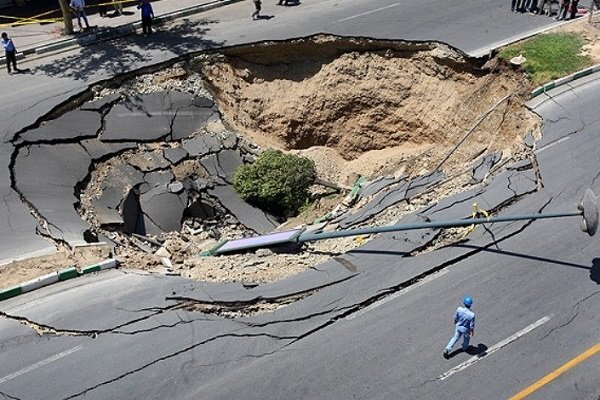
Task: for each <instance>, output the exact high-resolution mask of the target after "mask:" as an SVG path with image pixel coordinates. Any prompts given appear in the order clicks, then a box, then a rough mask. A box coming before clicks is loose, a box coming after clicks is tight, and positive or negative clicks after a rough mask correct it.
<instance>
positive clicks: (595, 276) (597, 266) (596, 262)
mask: <svg viewBox="0 0 600 400" xmlns="http://www.w3.org/2000/svg"><path fill="white" fill-rule="evenodd" d="M590 279H591V280H593V281H594V282H596V283H597V284H598V285H600V258H594V259H593V260H592V268H591V269H590Z"/></svg>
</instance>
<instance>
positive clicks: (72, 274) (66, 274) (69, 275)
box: [58, 267, 79, 281]
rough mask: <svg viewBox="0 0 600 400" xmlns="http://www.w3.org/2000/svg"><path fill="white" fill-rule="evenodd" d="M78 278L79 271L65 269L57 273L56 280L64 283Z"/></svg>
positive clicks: (72, 268)
mask: <svg viewBox="0 0 600 400" xmlns="http://www.w3.org/2000/svg"><path fill="white" fill-rule="evenodd" d="M78 276H79V271H77V268H75V267H69V268H65V269H63V270H62V271H58V280H59V281H66V280H67V279H73V278H77V277H78Z"/></svg>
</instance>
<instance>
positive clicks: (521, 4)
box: [510, 0, 579, 21]
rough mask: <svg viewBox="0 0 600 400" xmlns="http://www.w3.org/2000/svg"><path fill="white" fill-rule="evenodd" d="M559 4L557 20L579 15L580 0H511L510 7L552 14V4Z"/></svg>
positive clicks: (522, 11)
mask: <svg viewBox="0 0 600 400" xmlns="http://www.w3.org/2000/svg"><path fill="white" fill-rule="evenodd" d="M553 4H555V5H556V6H557V13H556V16H555V17H554V19H555V20H557V21H562V20H564V19H567V14H568V15H569V19H573V18H575V16H576V15H577V6H578V5H579V0H511V4H510V9H511V11H512V12H521V13H525V12H528V13H530V14H537V15H543V14H546V15H548V16H552V8H551V7H552V5H553Z"/></svg>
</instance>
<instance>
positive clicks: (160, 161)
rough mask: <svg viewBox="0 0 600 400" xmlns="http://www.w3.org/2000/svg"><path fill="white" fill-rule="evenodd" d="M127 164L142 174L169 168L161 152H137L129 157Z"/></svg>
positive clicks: (168, 163) (169, 164)
mask: <svg viewBox="0 0 600 400" xmlns="http://www.w3.org/2000/svg"><path fill="white" fill-rule="evenodd" d="M127 162H128V163H129V165H132V166H134V167H136V168H137V169H139V170H141V171H144V172H149V171H156V170H158V169H166V168H169V167H170V166H171V163H170V162H169V161H168V160H166V159H165V158H164V157H163V153H162V151H143V152H139V153H136V154H135V155H132V156H131V157H129V158H128V159H127Z"/></svg>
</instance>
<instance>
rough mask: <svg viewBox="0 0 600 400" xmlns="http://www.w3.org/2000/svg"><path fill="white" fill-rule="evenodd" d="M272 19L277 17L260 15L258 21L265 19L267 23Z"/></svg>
mask: <svg viewBox="0 0 600 400" xmlns="http://www.w3.org/2000/svg"><path fill="white" fill-rule="evenodd" d="M271 18H275V16H274V15H259V16H257V17H256V19H257V20H258V19H265V20H267V21H268V20H270V19H271Z"/></svg>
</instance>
